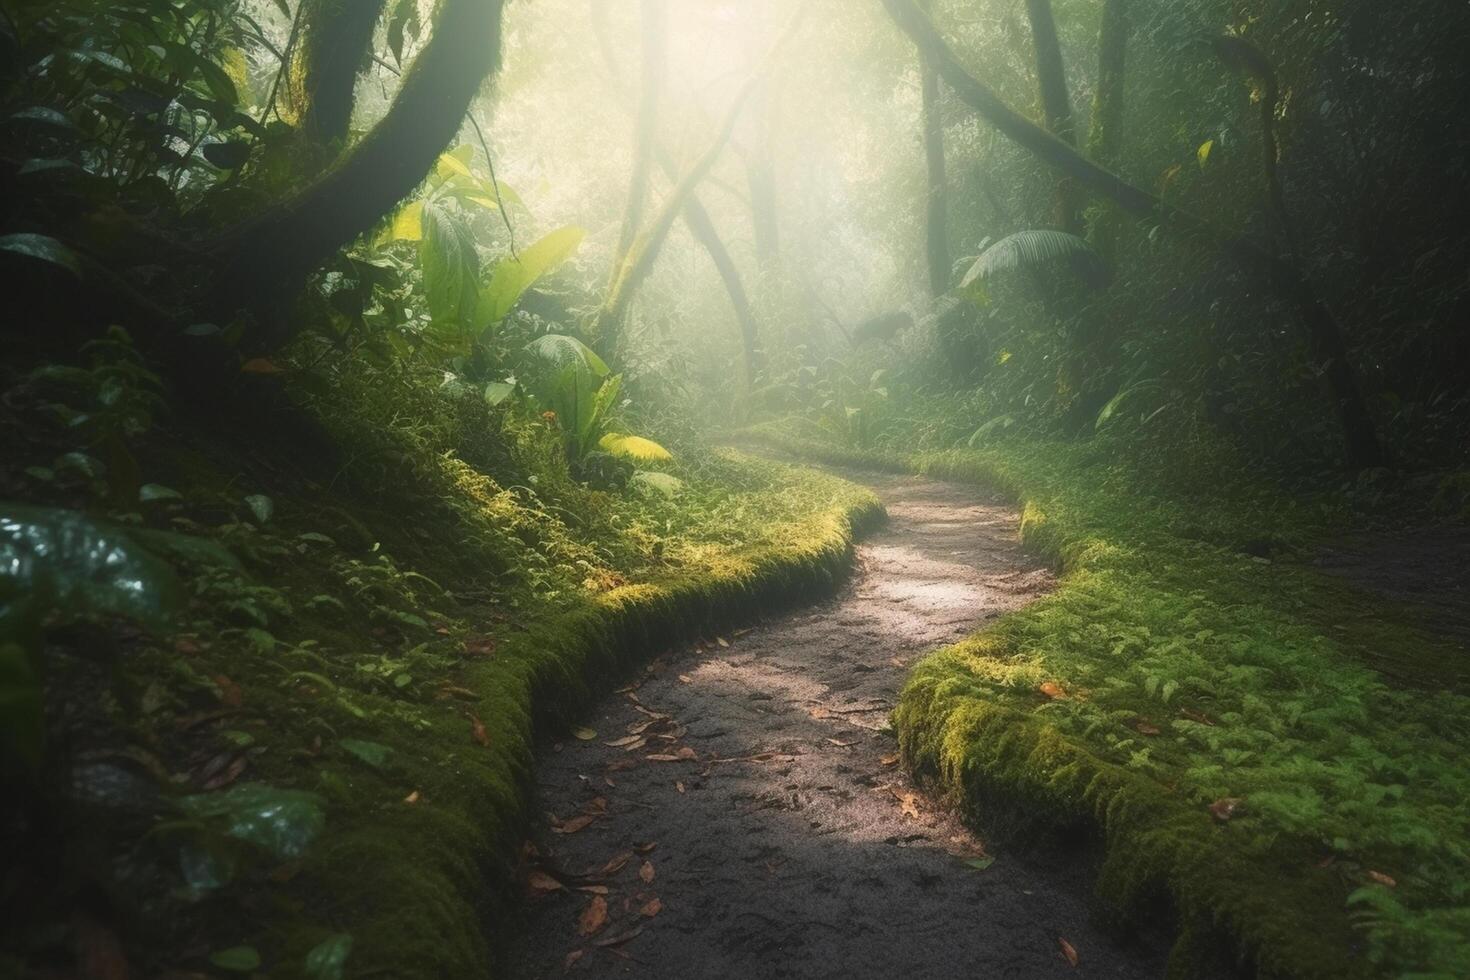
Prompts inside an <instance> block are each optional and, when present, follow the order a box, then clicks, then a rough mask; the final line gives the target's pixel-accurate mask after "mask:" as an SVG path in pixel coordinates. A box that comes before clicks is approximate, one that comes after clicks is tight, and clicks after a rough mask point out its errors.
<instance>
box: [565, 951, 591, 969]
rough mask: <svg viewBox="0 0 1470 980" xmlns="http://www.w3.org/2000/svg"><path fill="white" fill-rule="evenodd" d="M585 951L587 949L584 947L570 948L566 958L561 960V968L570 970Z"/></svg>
mask: <svg viewBox="0 0 1470 980" xmlns="http://www.w3.org/2000/svg"><path fill="white" fill-rule="evenodd" d="M586 952H587V951H586V950H585V949H574V950H572V951H571V952H570V953H568V954H567V958H566V959H564V960H562V963H561V968H562V969H563V970H570V969H571V968H572V967H573V966H575V965H576V963H577V961H578V960H580V959H581V958H582V957H583V955H584V954H586Z"/></svg>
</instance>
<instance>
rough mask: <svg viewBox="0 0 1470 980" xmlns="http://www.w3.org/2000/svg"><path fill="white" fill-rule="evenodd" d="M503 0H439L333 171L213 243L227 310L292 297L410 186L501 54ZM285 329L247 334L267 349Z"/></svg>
mask: <svg viewBox="0 0 1470 980" xmlns="http://www.w3.org/2000/svg"><path fill="white" fill-rule="evenodd" d="M503 6H504V0H440V2H439V6H438V10H437V16H436V17H435V19H434V27H433V35H432V37H431V38H430V39H429V43H428V44H427V45H425V47H424V49H423V51H422V52H421V53H420V54H419V56H418V57H417V58H415V59H414V63H413V65H412V66H410V68H409V70H408V71H407V73H406V74H405V75H404V79H403V84H402V86H401V87H400V88H399V90H398V94H397V97H396V98H395V99H394V100H393V104H392V106H391V107H390V108H389V109H388V113H387V115H385V116H384V117H383V118H382V120H381V121H379V122H378V124H377V125H376V126H374V127H373V129H372V131H371V132H369V133H368V134H367V135H366V136H365V137H364V138H363V139H362V140H361V141H360V142H359V143H358V144H357V145H356V146H355V147H353V149H352V150H351V151H350V152H349V153H347V154H346V155H345V156H344V157H343V158H342V159H341V160H340V161H338V162H337V164H336V165H335V166H333V167H332V169H331V170H329V171H327V173H325V174H323V175H322V176H321V177H319V178H318V179H316V180H315V181H313V182H312V183H310V184H308V185H307V186H306V187H304V188H303V189H301V190H300V191H299V192H297V193H296V194H294V195H292V196H291V197H289V198H288V199H286V200H285V201H282V202H281V203H279V204H276V205H275V206H273V207H271V208H270V209H269V210H267V211H266V212H265V213H263V214H261V215H259V216H257V217H255V218H253V219H250V220H248V221H245V222H243V223H242V224H240V225H237V226H236V227H234V228H232V229H229V230H227V231H226V232H224V233H223V234H221V235H220V236H219V238H217V239H216V240H215V241H214V242H213V243H211V244H210V245H209V246H208V247H207V252H208V254H209V255H210V256H211V257H212V258H213V259H214V260H215V261H216V262H217V263H218V265H219V268H220V269H221V270H222V271H221V277H220V281H219V283H218V287H219V288H218V296H217V297H216V302H215V306H216V308H217V310H218V311H219V312H220V314H221V315H223V316H233V314H234V312H235V311H237V310H239V309H255V310H261V309H263V308H266V309H268V308H269V304H270V303H272V302H277V303H280V302H284V301H289V298H290V296H291V295H293V294H294V292H295V290H296V289H298V288H299V286H300V284H301V283H302V282H303V281H304V280H305V278H306V277H307V276H308V275H309V274H310V273H311V272H312V271H313V270H314V269H316V268H317V267H318V266H320V265H321V264H322V263H323V262H324V261H326V260H327V259H328V258H329V257H330V256H331V255H332V253H333V252H335V251H336V250H337V249H339V248H341V247H342V246H344V245H346V244H347V243H349V242H351V241H352V240H353V239H354V238H356V237H357V236H358V235H360V234H362V233H363V232H365V231H367V230H368V229H369V228H371V227H372V226H373V225H374V224H375V223H376V222H377V221H379V220H380V219H381V218H382V216H383V215H385V214H387V213H389V212H390V211H392V210H393V209H394V208H395V207H396V206H397V205H398V203H399V202H400V201H401V200H403V198H405V197H407V196H408V195H409V194H410V193H412V192H413V190H414V188H416V187H417V186H418V185H419V183H420V182H422V181H423V179H424V176H425V175H426V174H428V172H429V171H430V170H431V169H432V168H433V166H434V163H435V161H436V160H438V159H439V155H440V154H441V153H443V152H444V149H445V147H447V146H448V145H449V144H450V142H452V141H453V139H454V137H455V135H456V134H457V133H458V132H459V128H460V126H461V125H462V124H463V122H464V118H465V114H466V113H467V112H468V110H469V107H470V103H471V102H472V101H473V100H474V98H475V95H476V94H477V93H478V91H479V89H480V85H481V84H482V83H483V82H484V81H485V79H486V78H487V77H488V76H489V75H490V74H491V72H493V71H494V70H495V68H496V67H498V65H499V63H500V27H501V12H502V8H503ZM283 334H284V331H283V330H282V328H280V327H279V326H277V327H276V328H275V329H274V330H267V331H265V335H264V336H256V337H254V338H247V340H246V345H247V349H255V350H269V349H270V348H272V347H275V346H278V345H279V344H280V343H281V342H283V341H284V340H286V339H288V338H287V337H286V336H284V335H283Z"/></svg>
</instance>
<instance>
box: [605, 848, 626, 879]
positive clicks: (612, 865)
mask: <svg viewBox="0 0 1470 980" xmlns="http://www.w3.org/2000/svg"><path fill="white" fill-rule="evenodd" d="M631 860H633V852H632V851H623V852H622V853H621V854H614V855H613V856H612V857H611V858H609V859H608V862H607V863H606V864H604V865H603V866H602V870H601V871H599V872H598V874H600V875H602V876H603V877H604V878H606V877H609V876H611V875H615V874H617V873H618V872H619V871H622V870H623V869H624V868H625V867H627V866H628V862H629V861H631Z"/></svg>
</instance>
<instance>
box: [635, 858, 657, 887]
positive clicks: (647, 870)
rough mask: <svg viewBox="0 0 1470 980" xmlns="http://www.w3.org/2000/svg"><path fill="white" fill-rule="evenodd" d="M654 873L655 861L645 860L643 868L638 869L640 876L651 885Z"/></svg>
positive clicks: (645, 882) (646, 883)
mask: <svg viewBox="0 0 1470 980" xmlns="http://www.w3.org/2000/svg"><path fill="white" fill-rule="evenodd" d="M653 875H654V870H653V862H652V861H644V862H643V867H641V868H639V869H638V877H639V878H641V879H642V880H643V883H644V884H645V885H651V884H653Z"/></svg>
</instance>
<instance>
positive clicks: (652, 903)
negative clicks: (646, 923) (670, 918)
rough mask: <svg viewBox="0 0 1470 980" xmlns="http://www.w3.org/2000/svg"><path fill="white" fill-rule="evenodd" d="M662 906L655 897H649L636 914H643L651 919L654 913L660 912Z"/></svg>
mask: <svg viewBox="0 0 1470 980" xmlns="http://www.w3.org/2000/svg"><path fill="white" fill-rule="evenodd" d="M663 908H664V903H663V902H661V901H659V900H658V899H656V898H650V899H649V900H648V901H647V902H645V903H643V908H641V909H639V910H638V914H639V915H641V916H643V917H644V918H645V919H651V918H653V917H654V916H655V915H658V914H659V913H660V912H662V911H663Z"/></svg>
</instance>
